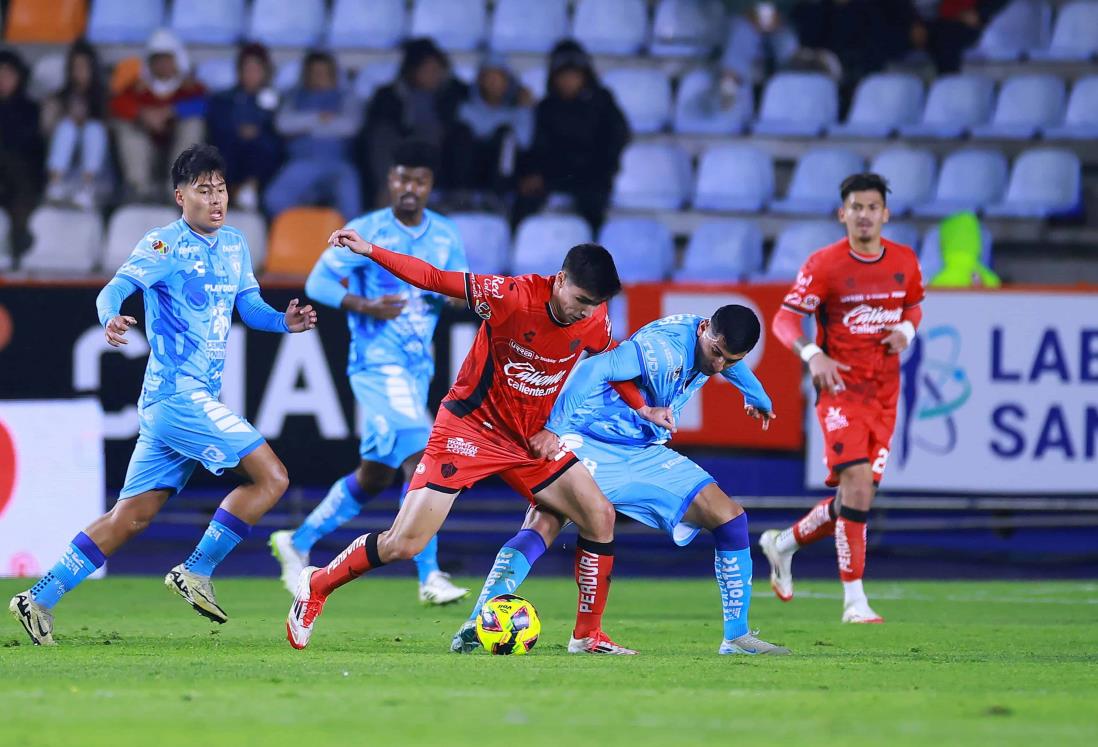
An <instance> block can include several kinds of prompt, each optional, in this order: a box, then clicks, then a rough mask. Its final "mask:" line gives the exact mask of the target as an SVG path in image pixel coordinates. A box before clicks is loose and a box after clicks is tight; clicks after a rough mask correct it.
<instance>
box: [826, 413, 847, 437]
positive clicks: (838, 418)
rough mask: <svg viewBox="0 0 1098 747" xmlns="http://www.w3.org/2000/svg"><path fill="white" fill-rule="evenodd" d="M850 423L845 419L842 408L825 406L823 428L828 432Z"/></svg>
mask: <svg viewBox="0 0 1098 747" xmlns="http://www.w3.org/2000/svg"><path fill="white" fill-rule="evenodd" d="M848 425H850V423H849V421H847V419H846V415H843V409H842V408H841V407H829V408H827V415H826V416H824V428H825V429H827V432H828V433H831V432H832V431H837V430H841V429H843V428H845V427H847V426H848Z"/></svg>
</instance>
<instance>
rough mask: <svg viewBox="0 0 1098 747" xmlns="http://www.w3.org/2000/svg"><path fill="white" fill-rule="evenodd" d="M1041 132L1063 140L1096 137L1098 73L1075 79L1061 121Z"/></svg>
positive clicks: (1097, 134) (1097, 130) (1097, 128)
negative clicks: (1065, 111)
mask: <svg viewBox="0 0 1098 747" xmlns="http://www.w3.org/2000/svg"><path fill="white" fill-rule="evenodd" d="M1042 134H1043V135H1044V136H1045V137H1046V138H1054V139H1065V140H1083V139H1091V138H1098V75H1091V76H1088V77H1086V78H1080V79H1079V80H1077V81H1075V86H1074V87H1073V88H1072V89H1071V98H1070V99H1068V104H1067V113H1065V114H1064V121H1063V123H1062V124H1060V123H1058V124H1056V125H1053V126H1049V127H1045V128H1044V130H1043V133H1042Z"/></svg>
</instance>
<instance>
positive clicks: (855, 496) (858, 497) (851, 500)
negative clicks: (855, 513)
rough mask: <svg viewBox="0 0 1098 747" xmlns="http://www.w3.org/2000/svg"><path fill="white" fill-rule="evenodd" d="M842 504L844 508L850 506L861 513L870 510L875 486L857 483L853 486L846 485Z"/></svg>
mask: <svg viewBox="0 0 1098 747" xmlns="http://www.w3.org/2000/svg"><path fill="white" fill-rule="evenodd" d="M842 502H843V505H844V506H850V507H851V508H856V509H858V510H860V511H864V510H866V509H868V508H869V505H870V503H872V502H873V484H872V483H866V484H863V483H861V482H856V483H853V484H851V485H844V486H843V497H842Z"/></svg>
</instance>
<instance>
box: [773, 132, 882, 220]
mask: <svg viewBox="0 0 1098 747" xmlns="http://www.w3.org/2000/svg"><path fill="white" fill-rule="evenodd" d="M864 167H865V163H864V162H863V161H862V157H861V156H859V155H858V154H856V153H852V152H851V151H848V150H844V149H842V148H813V149H812V150H809V151H808V152H807V153H805V154H804V155H803V156H801V160H799V161H797V165H796V166H795V167H794V169H793V179H792V181H791V182H790V184H789V191H788V192H787V193H786V197H785V199H784V200H778V201H776V202H773V203H771V204H770V210H771V212H775V213H802V214H813V213H830V212H832V211H834V210H835V209H837V208H838V207H839V205H840V204H841V203H842V200H841V199H840V197H839V185H840V184H842V181H843V179H845V178H846V177H848V176H850V175H851V174H855V173H857V172H859V171H862V170H863V168H864Z"/></svg>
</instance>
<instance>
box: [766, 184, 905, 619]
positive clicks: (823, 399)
mask: <svg viewBox="0 0 1098 747" xmlns="http://www.w3.org/2000/svg"><path fill="white" fill-rule="evenodd" d="M888 191H889V189H888V183H887V182H886V181H885V180H884V179H883V178H882V177H880V176H878V175H877V174H855V175H853V176H850V177H847V178H846V179H845V180H844V181H843V183H842V186H841V187H840V193H841V195H842V199H843V205H842V207H841V208H839V220H840V221H842V222H843V223H845V224H846V230H847V237H846V238H845V239H843V240H842V241H838V242H836V243H834V244H832V245H831V246H826V247H824V248H823V249H820V250H819V251H817V252H815V253H814V254H813V255H812V256H810V257H809V258H808V261H806V262H805V263H804V266H803V267H802V268H801V271H800V273H799V274H798V275H797V280H796V282H795V283H794V285H793V287H792V289H790V291H789V293H788V294H787V295H786V297H785V299H784V301H783V302H782V308H781V309H779V311H778V313H777V314H775V315H774V323H773V331H774V334H775V335H776V336H777V337H778V339H780V340H781V341H782V342H783V343H784V344H785V345H786V346H788V347H789V348H791V349H792V350H793V351H794V352H796V353H797V354H798V355H800V357H801V359H802V360H803V361H805V362H806V363H807V364H808V369H809V371H810V372H811V374H812V383H813V384H814V385H815V387H816V391H817V393H818V398H817V401H816V417H817V418H818V419H819V421H820V428H822V429H823V434H824V443H825V448H826V457H825V459H826V460H827V466H828V469H829V472H830V474H829V475H828V478H827V485H828V487H836V486H837V487H838V492H837V493H836V495H835V497H834V498H828V499H826V500H823V501H821V502H820V503H818V504H817V505H816V506H815V507H814V508H813V509H812V510H811V511H809V512H808V513H807V514H806V515H805V516H804V517H803V518H802V519H801V520H800V521H798V522H797V523H796V524H794V525H793V526H791V527H789V528H788V529H785V530H784V531H778V530H770V531H768V532H764V533H763V535H762V537H761V538H760V539H759V546H760V549H762V551H763V554H765V555H766V558H767V560H769V561H770V585H771V586H772V587H773V589H774V593H775V594H777V595H778V597H779V598H780V599H781V600H782V601H786V602H788V601H789V600H790V599H792V598H793V575H792V570H791V565H792V560H793V553H794V552H796V551H797V549H798V548H800V547H803V546H804V545H807V544H810V543H812V542H815V541H816V540H819V539H822V538H823V537H826V536H829V535H832V534H834V535H835V553H836V555H837V557H838V562H839V577H840V578H841V579H842V582H843V597H844V601H843V617H842V619H843V622H852V623H879V622H884V620H883V618H882V617H881V616H880V615H878V614H877V613H876V612H874V611H873V610H872V608H870V606H869V601H868V600H867V599H866V596H865V591H864V590H863V588H862V575H863V572H864V570H865V543H866V518H867V516H868V514H869V507H870V505H872V503H873V496H874V494H875V493H876V490H877V485H879V484H880V481H881V476H882V475H883V474H884V469H885V463H886V462H887V461H888V451H889V443H890V442H891V440H892V429H893V426H894V425H895V422H896V400H897V397H898V395H899V390H900V355H899V354H900V353H901V352H903V351H904V349H905V348H907V346H908V345H909V344H910V343H911V340H912V338H914V337H915V328H916V327H917V326H918V324H919V320H920V319H921V318H922V311H921V309H920V308H919V303H920V302H921V301H922V300H923V280H922V273H921V271H920V269H919V262H918V260H917V259H916V257H915V253H914V252H913V251H912V250H911V249H910V248H909V247H906V246H903V245H901V244H896V243H893V242H891V241H888V240H887V239H883V238H881V227H882V226H883V225H884V224H885V223H887V222H888V208H887V207H886V197H885V196H886V194H887V193H888ZM810 314H815V315H816V322H817V326H816V329H817V331H816V341H815V342H812V341H810V340H809V339H808V338H807V337H805V336H804V332H803V331H802V326H801V322H802V319H803V317H804V316H806V315H810Z"/></svg>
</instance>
